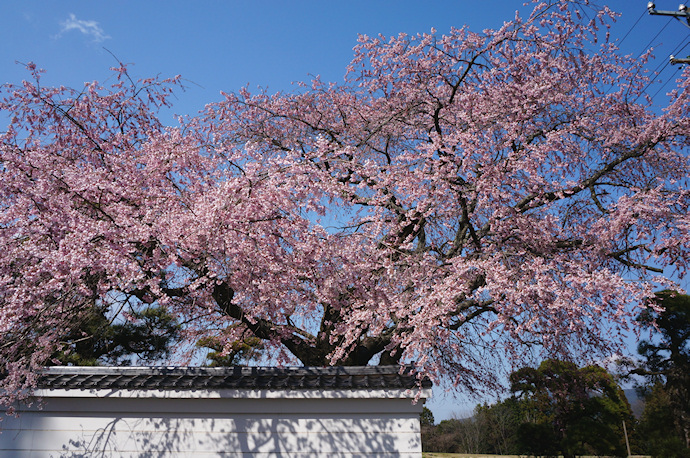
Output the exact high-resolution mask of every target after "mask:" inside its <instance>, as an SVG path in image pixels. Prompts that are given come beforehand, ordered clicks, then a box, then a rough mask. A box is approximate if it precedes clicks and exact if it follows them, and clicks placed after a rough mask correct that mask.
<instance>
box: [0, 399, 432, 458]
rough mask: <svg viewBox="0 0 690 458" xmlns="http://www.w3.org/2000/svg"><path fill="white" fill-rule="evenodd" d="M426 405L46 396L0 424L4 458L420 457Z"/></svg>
mask: <svg viewBox="0 0 690 458" xmlns="http://www.w3.org/2000/svg"><path fill="white" fill-rule="evenodd" d="M74 391H77V390H74ZM120 393H122V392H120ZM197 393H198V392H197ZM72 394H73V393H72ZM421 409H422V402H419V403H418V404H417V405H412V403H411V400H410V399H409V398H406V397H402V398H387V399H371V398H361V397H332V398H331V399H314V397H313V396H306V397H294V398H288V399H286V398H284V397H280V396H276V397H270V396H261V397H258V398H254V399H250V398H247V397H244V398H234V399H233V398H230V399H228V398H217V397H216V398H208V397H201V398H194V397H193V396H192V397H189V396H184V397H180V398H174V397H173V398H171V397H168V398H165V397H160V398H150V397H142V396H134V397H117V396H113V397H100V396H98V397H96V396H87V397H82V396H72V397H56V398H45V405H44V408H43V410H36V409H35V408H33V409H30V410H28V411H25V412H23V413H21V415H20V417H19V418H12V417H5V419H4V420H3V421H2V423H0V428H1V429H2V434H0V457H3V458H5V457H17V458H29V457H31V458H44V457H45V458H47V457H65V458H68V457H69V458H74V457H166V456H170V457H172V456H175V457H186V456H189V457H191V456H200V457H204V456H207V457H215V456H222V457H249V456H252V457H269V456H270V457H278V456H280V457H312V456H313V457H315V456H328V457H348V458H353V457H365V456H367V457H382V456H391V457H392V456H396V457H421V437H420V427H419V413H420V412H421Z"/></svg>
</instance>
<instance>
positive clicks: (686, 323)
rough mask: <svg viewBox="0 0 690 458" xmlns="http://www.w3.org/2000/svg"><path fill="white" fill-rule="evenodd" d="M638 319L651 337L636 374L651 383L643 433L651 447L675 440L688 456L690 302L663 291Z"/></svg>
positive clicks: (643, 348) (642, 346) (642, 350)
mask: <svg viewBox="0 0 690 458" xmlns="http://www.w3.org/2000/svg"><path fill="white" fill-rule="evenodd" d="M637 319H638V321H640V322H641V323H642V325H643V326H644V327H645V328H646V329H647V330H649V331H650V332H651V334H652V338H651V339H650V340H643V341H641V342H640V344H639V346H638V352H639V354H640V355H641V356H642V357H643V360H642V362H641V364H639V366H638V367H637V368H635V369H634V370H633V371H632V373H634V374H637V375H642V376H644V377H645V378H646V381H647V387H646V388H647V389H646V390H645V391H647V393H646V395H647V396H646V399H647V406H646V407H645V415H644V417H643V422H642V423H643V428H644V429H646V430H647V435H648V436H649V442H651V443H652V446H654V447H664V446H669V445H670V444H672V443H673V442H674V440H677V441H678V443H679V444H680V447H681V449H682V448H684V449H685V450H684V453H685V454H686V455H688V456H690V296H688V295H686V294H680V293H678V292H676V291H668V290H667V291H661V292H659V293H657V294H656V296H655V297H654V298H653V299H652V300H650V301H649V303H648V304H647V308H646V309H645V310H643V311H642V313H640V315H639V316H638V318H637ZM664 443H666V445H663V444H664ZM661 454H663V455H668V456H670V452H669V451H668V450H665V451H664V452H663V453H661Z"/></svg>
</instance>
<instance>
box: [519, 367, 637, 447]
mask: <svg viewBox="0 0 690 458" xmlns="http://www.w3.org/2000/svg"><path fill="white" fill-rule="evenodd" d="M510 382H511V391H513V392H514V393H516V394H517V396H518V399H520V400H521V401H523V406H522V409H523V412H524V413H523V415H524V416H525V417H524V419H525V420H526V421H524V422H523V423H522V424H521V425H520V427H519V428H518V430H517V438H518V445H517V447H518V448H519V449H520V451H521V452H528V453H534V454H538V455H543V454H546V455H564V456H565V457H571V456H572V457H574V456H575V455H591V454H594V455H615V456H623V455H625V454H626V447H625V438H624V435H623V421H625V422H626V423H627V424H628V425H630V426H632V425H633V424H634V417H633V415H632V409H631V408H630V404H628V400H627V399H626V397H625V394H624V393H623V390H621V389H620V387H619V386H618V384H617V383H616V382H615V381H614V379H613V377H612V376H611V374H609V373H608V372H606V370H605V369H603V368H601V367H599V366H594V365H592V366H586V367H583V368H579V367H577V365H575V364H574V363H570V362H567V361H558V360H553V359H549V360H546V361H544V362H542V363H541V364H540V365H539V367H538V368H536V369H535V368H531V367H525V368H522V369H520V370H518V371H516V372H513V373H512V374H511V375H510Z"/></svg>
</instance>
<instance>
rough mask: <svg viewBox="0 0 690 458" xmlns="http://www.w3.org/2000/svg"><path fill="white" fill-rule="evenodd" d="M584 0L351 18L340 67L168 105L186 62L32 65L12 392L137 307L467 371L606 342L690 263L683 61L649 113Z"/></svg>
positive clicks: (5, 179)
mask: <svg viewBox="0 0 690 458" xmlns="http://www.w3.org/2000/svg"><path fill="white" fill-rule="evenodd" d="M583 8H587V9H588V10H587V11H584V12H583V11H582V9H583ZM589 8H590V7H589V6H583V5H581V4H580V2H568V1H554V2H551V3H540V4H535V9H534V11H533V12H532V13H531V14H530V15H529V16H528V17H520V16H516V17H515V19H513V20H512V21H509V22H506V23H505V24H504V25H503V26H502V27H501V28H500V29H498V30H486V31H484V32H481V33H475V32H472V31H470V30H469V29H468V28H460V29H452V30H451V31H450V32H449V33H448V34H446V35H438V34H436V33H431V34H420V35H415V36H408V35H404V34H401V35H399V36H394V37H382V36H381V37H367V36H361V37H360V38H359V44H358V45H357V47H356V48H355V55H354V59H353V60H352V63H351V65H350V66H349V67H348V70H347V75H346V77H345V79H344V81H343V82H341V83H327V82H323V81H320V80H319V79H318V78H317V79H315V80H314V81H311V82H310V83H304V84H302V85H301V86H300V89H299V90H296V91H295V92H292V93H278V94H268V93H264V92H259V93H257V94H252V93H250V92H249V91H248V90H241V91H239V92H236V93H228V94H225V95H224V100H222V101H220V102H217V103H213V104H210V105H208V106H207V108H206V109H205V111H204V112H203V113H201V114H199V115H198V116H194V117H191V118H187V119H183V120H181V121H180V125H179V126H175V127H166V126H163V125H162V123H161V122H160V120H159V119H158V117H157V112H158V110H159V109H160V108H162V107H167V106H168V105H169V102H170V94H171V92H172V91H173V90H175V87H177V86H179V83H180V79H179V78H172V79H169V80H159V79H155V78H154V79H144V80H141V81H133V80H131V79H130V76H129V73H128V71H127V68H126V67H124V66H120V67H119V68H116V69H115V72H116V76H117V79H116V82H115V83H114V84H113V85H111V86H109V87H108V86H104V85H101V84H99V83H97V82H94V83H90V84H86V85H85V86H84V87H83V88H81V89H70V88H65V87H44V86H42V84H41V71H39V70H37V68H36V67H35V66H34V65H29V69H30V71H31V74H32V78H31V79H30V80H28V81H25V82H23V83H22V84H18V85H13V84H8V85H5V86H3V87H2V91H1V92H0V110H2V111H3V113H6V114H7V115H8V117H9V122H8V125H7V127H6V128H5V129H4V131H3V132H2V133H1V134H0V373H2V375H3V378H2V382H0V384H1V387H0V392H2V393H3V395H2V396H4V397H5V400H6V401H7V400H12V399H13V398H14V397H16V396H19V395H20V394H21V393H26V390H25V389H26V388H30V387H31V386H32V384H33V383H34V382H35V374H36V371H37V370H39V369H40V368H41V367H42V366H44V365H45V364H47V363H48V362H49V359H50V357H51V355H53V354H55V352H56V351H61V349H62V348H63V347H64V340H63V336H64V335H65V334H66V333H67V334H69V333H70V332H72V330H73V329H74V327H75V326H76V325H77V324H76V323H79V322H80V320H81V318H80V317H85V316H87V315H88V314H89V313H91V312H90V311H91V310H93V309H94V308H101V307H109V308H110V309H111V310H115V311H117V310H118V309H119V308H120V307H121V306H123V305H127V304H132V305H134V306H135V307H139V306H146V305H152V306H155V307H159V306H162V307H165V310H167V311H168V313H170V314H172V316H174V317H175V318H176V319H177V322H178V323H180V325H181V326H182V327H181V329H180V333H181V337H182V341H185V340H186V341H188V342H196V341H198V340H199V339H200V338H203V337H210V338H215V337H218V336H220V337H222V339H223V341H224V342H225V343H224V350H225V352H231V351H232V349H233V343H234V342H237V341H243V340H246V339H249V338H252V337H253V338H257V339H260V340H262V341H264V346H263V348H264V350H263V351H266V352H267V354H270V355H272V358H273V361H275V362H277V363H288V362H291V363H295V362H300V363H302V364H305V365H316V366H323V365H329V364H340V365H345V364H350V365H362V364H368V363H370V362H372V361H374V362H379V363H381V364H391V363H398V362H409V361H415V362H416V366H417V368H418V370H419V371H420V374H425V375H429V376H431V377H433V378H434V379H436V378H438V377H442V376H447V377H449V378H450V380H451V381H452V382H453V383H455V384H456V385H458V386H461V387H465V388H467V389H475V388H478V387H481V386H487V385H491V384H493V383H495V380H496V377H495V376H494V370H493V367H494V365H495V364H497V363H500V362H501V360H502V359H503V358H510V359H511V360H513V361H518V362H519V361H526V360H527V359H529V358H530V357H531V356H532V355H534V354H535V351H536V350H535V349H538V348H541V349H543V352H544V353H545V354H549V355H568V354H571V353H578V352H581V351H585V350H586V351H587V352H588V354H589V355H593V356H595V355H597V354H601V353H608V352H609V351H610V348H611V344H612V342H613V343H615V341H616V339H617V338H618V337H619V332H620V331H621V330H623V329H625V328H627V327H628V326H629V324H630V322H631V321H632V320H631V319H632V318H633V317H634V316H635V315H636V314H637V313H636V310H635V309H634V305H635V304H639V303H641V302H642V301H643V300H644V299H645V298H648V297H650V296H651V294H652V291H653V290H654V289H655V288H658V284H659V282H663V280H662V279H660V278H657V277H655V276H654V275H656V274H660V273H661V272H662V271H664V269H667V270H665V272H671V273H672V274H675V275H677V276H682V275H684V274H685V272H686V271H687V268H688V259H690V256H688V254H689V253H688V246H690V245H689V244H688V239H689V234H690V217H689V216H688V215H689V214H690V212H689V211H688V210H689V209H688V204H689V203H690V195H689V193H688V176H687V170H688V168H689V167H688V165H689V164H688V155H687V151H688V150H687V148H688V142H689V140H688V133H689V132H690V116H688V115H689V114H690V113H688V108H689V107H690V105H689V104H688V101H689V97H690V88H689V87H688V86H689V84H690V70H687V69H686V70H685V71H684V73H683V74H682V77H681V78H680V79H679V81H678V85H677V89H676V90H675V91H674V92H673V93H672V94H671V96H670V100H669V102H668V105H667V106H666V107H665V108H664V110H663V111H662V112H659V110H657V109H655V108H654V107H652V104H651V100H650V99H649V98H648V97H647V96H646V95H645V90H646V89H647V87H648V85H649V84H650V78H651V76H650V75H649V74H648V73H647V72H646V71H645V62H646V56H643V57H642V58H640V59H634V58H632V57H624V56H621V55H620V54H619V53H618V52H617V49H616V48H615V45H614V43H613V42H611V41H610V40H609V37H608V35H607V33H606V24H607V22H608V21H610V20H611V17H612V16H613V14H612V13H611V12H610V11H609V10H607V9H604V10H602V11H598V12H596V11H593V10H591V9H589ZM590 17H593V18H594V19H593V20H590V19H589V18H590ZM216 343H217V342H216ZM216 343H214V345H216ZM181 345H182V344H181ZM537 353H538V351H537ZM222 354H223V352H222V351H221V353H220V354H219V356H222Z"/></svg>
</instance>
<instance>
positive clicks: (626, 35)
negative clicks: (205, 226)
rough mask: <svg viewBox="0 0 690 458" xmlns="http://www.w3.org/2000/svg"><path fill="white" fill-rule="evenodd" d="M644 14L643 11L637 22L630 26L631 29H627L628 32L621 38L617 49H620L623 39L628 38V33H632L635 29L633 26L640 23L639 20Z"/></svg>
mask: <svg viewBox="0 0 690 458" xmlns="http://www.w3.org/2000/svg"><path fill="white" fill-rule="evenodd" d="M644 13H645V11H643V12H642V14H640V17H638V18H637V21H635V23H634V24H633V25H632V27H630V29H628V32H627V33H626V34H625V36H623V38H621V41H619V42H618V46H619V47H620V45H622V44H623V42H624V41H625V39H626V38H628V35H630V32H632V30H633V29H634V28H635V26H636V25H637V24H638V23H639V22H640V19H642V16H644Z"/></svg>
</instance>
